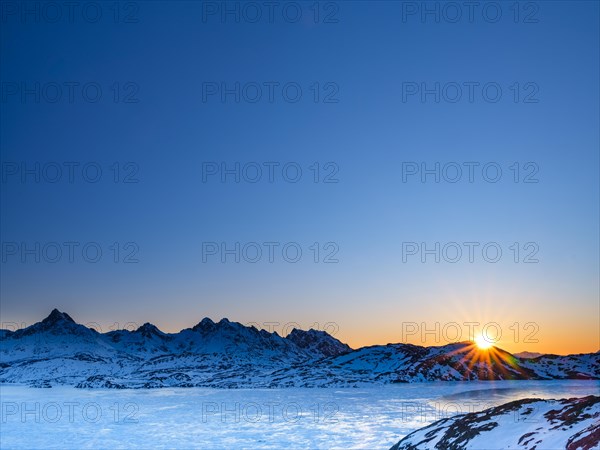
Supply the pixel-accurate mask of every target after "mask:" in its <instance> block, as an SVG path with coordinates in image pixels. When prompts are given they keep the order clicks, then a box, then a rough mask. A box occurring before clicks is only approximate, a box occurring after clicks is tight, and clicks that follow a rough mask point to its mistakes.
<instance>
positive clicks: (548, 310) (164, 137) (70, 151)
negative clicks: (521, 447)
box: [0, 1, 600, 353]
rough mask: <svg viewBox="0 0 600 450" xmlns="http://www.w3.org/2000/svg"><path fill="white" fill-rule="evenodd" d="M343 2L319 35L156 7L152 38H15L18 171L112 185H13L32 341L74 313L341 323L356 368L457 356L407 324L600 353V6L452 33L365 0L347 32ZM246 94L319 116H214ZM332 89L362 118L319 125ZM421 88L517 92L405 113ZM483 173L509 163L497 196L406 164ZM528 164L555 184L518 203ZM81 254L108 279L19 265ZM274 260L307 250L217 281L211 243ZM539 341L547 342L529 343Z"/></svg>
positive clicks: (260, 105) (221, 272)
mask: <svg viewBox="0 0 600 450" xmlns="http://www.w3.org/2000/svg"><path fill="white" fill-rule="evenodd" d="M209 3H210V2H209ZM326 3H327V2H323V3H321V4H320V7H321V8H322V10H321V13H322V15H321V16H320V18H319V23H317V24H315V23H314V18H313V16H310V14H312V10H310V8H309V7H310V4H312V2H310V3H308V2H305V3H302V5H303V18H302V20H300V21H298V22H297V23H289V21H286V20H284V19H283V17H282V15H281V13H279V14H278V13H277V11H279V10H276V13H275V16H274V23H268V20H267V19H266V18H264V17H263V19H262V20H261V21H260V22H259V23H248V22H245V21H244V20H243V19H242V20H241V21H240V23H235V21H234V19H233V18H231V17H229V19H228V20H227V21H226V22H225V23H222V21H221V20H220V19H219V17H220V16H218V15H214V16H208V17H207V18H206V20H203V16H202V14H203V8H206V7H207V4H203V3H201V2H159V1H152V2H138V3H137V5H138V7H139V10H138V11H137V12H135V14H134V16H133V17H134V18H135V19H136V20H137V23H114V20H113V16H111V14H113V11H110V10H109V9H108V6H106V9H105V10H104V11H103V16H102V18H101V20H99V21H98V22H97V23H89V22H86V21H85V20H82V19H81V16H80V15H76V16H75V19H74V20H73V23H70V22H69V21H68V20H66V19H65V20H61V21H60V22H59V23H47V21H45V20H43V19H44V18H43V17H42V20H39V21H38V22H37V23H36V22H35V20H33V19H32V18H31V17H28V16H26V17H25V23H23V20H22V17H21V16H18V15H17V16H13V15H5V16H3V17H2V26H1V30H0V36H1V54H2V60H1V64H0V66H1V67H0V78H1V81H2V83H3V85H2V88H3V93H4V94H6V95H5V96H4V97H2V99H1V103H0V107H1V118H0V124H1V133H0V139H1V152H2V154H1V159H2V163H3V166H2V168H3V171H4V172H3V173H5V172H6V171H7V170H8V169H9V168H10V167H12V166H10V164H11V163H15V162H16V163H18V164H21V163H25V164H27V167H34V164H35V163H36V162H39V163H40V164H42V165H48V164H49V163H57V164H63V163H64V162H77V163H79V164H80V166H82V165H84V164H87V163H90V162H93V163H97V164H99V165H100V166H101V167H102V168H103V174H102V177H101V179H100V181H99V182H97V183H88V182H85V181H83V179H82V177H81V172H80V171H76V172H75V174H76V176H75V180H74V183H69V182H68V180H67V175H66V174H63V178H62V179H61V180H59V181H58V182H56V183H49V182H45V181H44V180H43V179H42V180H41V182H40V183H35V182H33V181H32V177H31V176H30V177H29V178H26V182H25V183H22V182H21V178H20V175H16V176H15V175H8V174H6V173H5V175H6V178H5V179H3V180H2V183H1V185H0V186H1V189H2V192H1V201H2V214H1V231H2V242H3V254H2V256H3V260H2V264H1V266H0V268H1V283H0V294H1V305H0V308H1V313H2V322H3V323H4V324H5V325H6V323H7V322H18V323H21V322H23V323H26V324H31V323H33V322H35V321H38V320H40V319H42V318H43V317H45V316H46V315H47V314H48V313H49V312H50V310H51V309H52V308H54V307H57V308H59V309H60V310H63V311H66V312H68V313H69V314H71V315H72V316H73V317H74V318H75V319H76V320H78V321H79V322H82V323H87V322H97V323H100V324H102V326H103V327H105V328H107V327H108V326H109V324H112V323H115V322H117V323H119V324H121V325H123V324H125V323H126V322H135V323H137V324H141V323H143V322H146V321H149V322H152V323H154V324H156V325H157V326H159V328H161V329H163V330H165V331H177V330H179V329H181V328H184V327H188V326H192V325H194V324H195V323H197V322H198V321H199V320H200V319H201V318H202V317H205V316H209V317H212V318H213V319H216V320H218V319H220V318H222V317H228V318H229V319H231V320H236V321H239V322H242V323H247V322H257V323H261V324H264V323H266V322H279V323H280V324H282V325H280V326H279V328H277V327H276V328H275V329H276V330H278V331H281V329H282V327H283V324H285V323H289V322H296V323H298V324H299V325H300V326H301V327H302V328H307V327H309V326H311V325H314V324H315V323H318V324H319V326H320V327H321V328H322V327H323V325H324V324H325V323H329V322H333V323H335V324H337V327H339V329H338V331H337V333H336V336H337V337H338V338H340V339H341V340H343V341H345V342H348V343H349V344H350V345H352V346H354V347H357V346H361V345H371V344H376V343H387V342H399V341H402V340H408V341H410V342H414V343H419V344H421V343H425V344H435V343H436V342H435V339H434V336H433V335H428V336H426V339H425V340H423V339H421V338H420V337H418V336H417V335H415V336H410V337H409V338H407V339H403V331H402V330H403V323H404V324H406V323H409V322H410V323H413V322H414V323H418V324H421V323H425V326H426V327H428V328H430V329H433V328H434V326H435V323H436V322H438V323H440V327H442V326H443V325H444V324H447V323H449V322H457V323H459V324H463V323H464V322H474V321H476V322H480V323H487V322H497V323H499V324H500V325H501V327H502V338H501V339H500V340H499V341H498V342H497V345H499V346H501V347H503V348H505V349H507V350H509V351H522V350H528V351H540V352H554V353H578V352H592V351H597V350H598V349H599V348H600V328H599V322H600V306H599V295H600V293H599V275H598V274H599V271H600V267H599V208H598V205H599V175H598V173H599V148H600V142H599V127H598V124H599V121H600V117H599V88H598V79H599V77H600V73H599V42H600V39H599V5H598V3H597V2H588V1H582V2H560V1H548V2H538V3H535V4H536V5H537V6H538V7H539V11H537V13H536V14H535V16H533V17H534V18H535V19H536V20H537V23H523V14H521V16H520V18H519V23H515V21H514V16H513V14H514V11H513V10H511V9H510V7H509V3H508V2H507V3H502V5H503V11H502V12H503V15H502V17H501V19H500V20H499V21H498V22H496V23H489V22H488V21H486V20H484V19H483V18H482V15H481V12H480V11H476V12H475V16H474V20H473V22H472V23H469V21H468V20H467V19H466V18H464V17H463V19H462V20H461V21H459V22H458V23H449V22H448V20H446V19H447V18H448V17H447V16H444V17H442V18H441V19H440V22H439V23H436V21H435V19H434V18H432V17H426V19H427V20H426V21H422V20H421V19H420V18H419V16H418V15H414V16H409V17H406V18H405V19H406V20H403V16H402V8H403V2H359V1H356V2H354V1H353V2H340V3H339V4H338V8H339V11H337V13H335V15H334V16H333V18H334V19H336V20H337V23H323V20H322V19H323V14H325V13H327V12H335V10H334V9H332V8H333V7H331V6H327V4H326ZM511 3H512V2H511ZM525 3H526V2H522V3H521V4H520V7H521V8H525V6H524V5H525ZM219 4H220V3H219ZM219 4H218V5H219ZM211 5H212V4H211ZM211 5H208V6H211ZM282 5H283V3H282ZM430 5H434V4H433V3H430ZM404 7H406V5H404ZM432 7H433V6H432ZM326 8H327V9H326ZM5 12H6V11H5ZM121 12H123V11H121ZM128 12H131V11H128ZM525 12H527V13H529V12H531V11H521V13H525ZM249 13H250V12H249ZM263 14H264V15H266V14H267V12H266V10H265V11H263ZM448 14H450V12H448ZM463 14H465V15H466V14H467V11H466V10H465V11H463ZM290 15H291V13H290ZM36 82H39V83H41V85H47V83H51V82H58V83H65V82H77V83H80V85H83V84H85V83H99V84H100V86H101V87H102V93H103V96H102V98H101V99H100V100H99V101H98V102H96V103H90V102H86V101H84V100H83V98H82V95H81V90H80V89H77V88H76V90H75V98H74V101H73V103H70V102H69V101H68V99H65V98H63V99H61V100H60V101H58V102H56V103H50V102H48V101H46V100H47V98H48V96H51V95H52V92H50V91H48V92H47V96H46V97H44V98H42V99H41V101H40V102H39V103H35V102H34V101H33V96H32V95H29V96H28V97H27V96H26V97H25V101H23V100H22V99H21V97H20V93H18V94H16V95H8V94H7V92H8V91H9V90H10V89H11V88H12V87H14V86H19V89H20V86H22V83H25V85H26V86H29V87H31V86H33V85H34V83H36ZM128 82H129V83H134V84H135V85H136V86H138V87H139V90H138V91H137V93H136V94H135V98H136V99H137V100H139V101H138V102H136V103H124V102H118V103H115V102H114V101H113V94H114V91H113V90H112V89H111V86H113V85H114V83H118V85H119V89H120V90H121V93H123V92H125V93H126V92H130V91H129V90H128V89H130V87H128V85H126V83H128ZM235 82H240V83H241V84H242V85H243V84H245V83H259V84H262V83H265V82H278V83H280V84H281V85H283V84H285V83H288V82H295V83H298V84H299V85H300V86H301V87H302V89H303V96H302V99H301V100H300V101H298V102H296V103H289V102H286V101H284V100H283V97H282V95H281V93H280V91H276V94H275V97H274V102H273V103H270V102H268V101H266V96H265V95H264V96H263V98H262V99H261V101H259V102H257V103H249V102H245V101H240V103H236V102H234V101H232V97H231V96H230V97H228V98H227V101H226V102H224V103H223V102H221V101H220V100H219V96H218V95H217V96H212V97H210V98H209V100H208V101H205V102H204V101H203V96H202V89H203V83H219V84H220V83H228V85H229V86H232V85H233V84H234V83H235ZM315 82H318V83H320V84H319V90H320V93H321V97H320V99H319V100H322V95H323V94H324V93H327V92H329V91H326V90H325V88H324V86H325V84H326V83H334V84H335V86H337V87H338V88H339V92H338V93H337V94H336V95H335V98H336V99H337V100H338V101H337V102H336V103H323V102H322V101H319V102H318V103H315V102H314V101H313V91H311V88H310V86H311V85H313V83H315ZM413 82H414V83H417V84H419V85H420V84H421V83H427V86H429V87H433V86H434V83H435V82H439V83H441V85H445V84H446V83H459V84H462V83H465V82H477V83H480V85H483V84H485V83H490V82H493V83H498V84H499V85H500V86H501V87H502V89H503V91H502V92H503V95H502V98H501V99H500V100H499V101H498V102H496V103H491V102H487V101H484V100H483V98H482V95H481V89H476V90H475V98H474V101H473V102H469V101H468V100H467V99H466V94H464V95H463V98H462V99H461V101H459V102H457V103H450V102H448V101H444V100H443V99H442V100H441V101H440V102H439V103H436V102H435V101H433V96H432V95H430V96H428V97H426V98H425V102H422V101H421V100H420V97H419V96H418V95H416V96H411V97H409V98H407V100H406V101H403V96H402V93H403V83H413ZM15 83H16V84H15ZM514 83H519V92H520V94H521V96H520V98H519V101H518V102H517V103H515V102H514V99H513V91H512V90H511V88H510V86H514ZM526 83H533V84H532V85H530V86H537V87H538V88H539V91H538V92H537V93H536V94H535V96H534V97H530V98H535V99H537V100H538V101H537V102H535V103H524V102H523V99H524V95H526V94H527V93H529V92H531V89H533V88H531V89H525V87H524V86H525V85H526ZM404 86H406V85H404ZM47 89H51V87H48V88H47ZM513 89H514V88H513ZM65 92H66V91H65ZM265 92H266V91H265ZM448 92H449V91H448ZM64 95H66V94H64ZM449 95H450V94H449ZM212 161H214V162H218V163H221V162H226V163H227V164H229V166H230V167H231V166H233V165H234V164H235V163H236V162H239V163H240V164H242V165H244V164H246V163H248V162H257V163H259V164H262V163H263V162H267V161H272V162H279V163H280V164H281V165H283V164H285V163H288V162H294V163H297V164H299V165H300V166H301V167H302V168H303V176H302V178H301V179H300V181H299V182H297V183H289V182H285V181H283V180H282V177H281V174H280V172H277V173H276V181H275V182H273V183H269V182H268V181H266V175H263V179H262V180H261V181H259V182H257V183H247V182H241V183H235V182H232V180H231V178H229V179H228V180H227V182H226V183H221V182H219V180H218V177H210V178H209V179H208V182H205V183H203V180H202V174H203V163H205V162H212ZM466 161H467V162H468V161H471V162H478V163H480V164H481V165H483V164H486V163H489V162H494V163H497V164H499V165H500V167H501V168H502V169H503V176H502V178H501V180H500V181H499V182H497V183H489V182H486V181H485V180H483V179H482V177H481V172H475V174H476V179H475V182H473V183H469V182H468V181H467V180H466V175H463V178H462V179H461V180H460V181H459V182H457V183H448V182H440V183H435V182H433V178H432V177H429V178H428V179H427V182H426V183H422V182H420V180H419V178H418V177H416V176H413V177H411V178H409V179H408V182H405V183H403V180H402V167H403V162H418V163H422V162H424V163H427V164H428V165H429V167H433V166H434V165H435V163H436V162H439V163H440V164H441V165H444V164H447V163H449V162H458V163H459V164H461V163H462V162H466ZM315 162H318V163H319V165H320V166H321V167H322V168H323V167H324V165H325V164H326V163H328V162H333V163H334V164H336V165H337V167H339V172H338V173H337V175H336V178H337V179H338V180H339V181H338V182H337V183H314V182H313V181H312V178H311V177H312V176H313V175H312V172H311V171H310V170H309V166H311V165H312V164H313V163H315ZM515 162H517V163H518V164H519V166H520V167H521V170H522V171H523V170H524V167H525V164H526V163H528V162H533V163H535V164H536V165H537V167H538V168H539V171H538V173H537V175H536V176H535V177H536V179H537V180H538V182H537V183H523V182H519V183H515V182H514V181H513V179H512V176H513V173H512V172H511V171H510V169H509V166H511V165H512V164H513V163H515ZM114 163H118V165H119V167H120V168H121V172H120V175H123V173H124V172H123V171H125V172H127V171H128V170H129V169H128V168H129V167H131V166H126V164H127V163H133V164H135V165H136V166H135V167H138V168H139V170H138V172H137V175H136V176H135V177H136V179H138V180H139V182H137V183H127V184H126V183H121V182H120V183H114V182H113V180H112V176H113V175H114V173H113V172H112V171H111V169H110V167H111V166H112V165H113V164H114ZM45 167H46V166H45ZM524 174H525V172H521V177H523V176H524ZM67 241H77V242H80V243H82V245H83V244H84V243H86V242H97V243H98V244H99V245H100V246H101V247H102V249H103V251H104V253H103V257H102V259H101V260H100V262H98V263H89V262H86V261H84V260H83V259H82V257H81V254H80V253H76V254H75V262H73V263H69V262H68V261H67V258H66V256H63V258H61V259H60V260H59V261H58V262H56V263H49V262H47V261H41V262H40V263H36V262H35V261H33V260H32V259H31V258H29V259H28V260H26V262H25V263H23V262H21V261H20V259H19V258H20V257H19V256H11V255H10V254H8V252H7V250H6V249H7V247H6V245H8V244H7V243H11V242H18V243H26V244H27V245H30V246H33V245H34V243H35V242H39V243H41V245H45V244H46V243H48V242H59V243H62V242H67ZM271 241H274V242H280V243H282V245H283V244H284V243H286V242H297V243H298V244H299V245H300V246H301V247H302V249H303V258H302V259H301V261H300V262H298V263H295V264H292V263H289V262H286V261H284V260H283V259H282V258H281V256H280V254H276V260H275V262H274V263H269V262H268V261H267V260H266V257H263V258H262V259H261V260H260V261H259V262H257V263H255V264H252V263H248V262H241V263H234V262H233V261H231V259H229V260H228V261H227V262H226V263H221V262H220V261H218V260H217V258H216V257H211V258H209V259H208V262H205V263H204V262H203V258H202V243H203V242H226V243H227V244H228V245H229V246H233V244H234V243H235V242H241V243H242V244H243V243H246V242H261V243H262V242H271ZM114 242H119V243H121V246H123V245H124V244H125V243H127V242H134V243H135V244H136V245H137V246H138V247H139V252H138V253H137V259H138V260H139V262H138V263H133V264H124V263H123V262H120V263H114V262H113V261H112V253H110V249H109V247H110V246H111V245H112V243H114ZM314 242H319V243H320V244H321V247H322V246H323V245H324V244H325V243H327V242H334V243H336V245H337V246H338V247H339V252H338V253H337V255H336V258H337V259H338V260H339V262H338V263H330V264H325V263H323V262H319V263H314V262H313V261H312V253H311V250H310V249H309V247H310V246H311V245H312V244H313V243H314ZM403 242H425V243H427V244H428V246H429V247H433V245H434V243H435V242H440V243H442V245H443V244H444V243H447V242H480V243H482V245H483V244H485V243H486V242H497V243H498V244H499V245H500V246H501V248H502V249H503V258H502V259H501V260H500V261H499V262H498V263H489V262H486V261H484V260H483V259H482V258H481V256H480V254H477V253H476V259H475V262H473V263H470V262H468V260H467V259H466V256H464V255H463V258H462V259H461V260H460V261H459V262H457V263H449V262H445V261H442V262H440V263H435V262H434V261H433V258H429V259H428V261H427V262H426V263H421V262H420V259H419V257H418V256H411V257H408V259H407V261H406V262H403V258H402V243H403ZM514 242H519V243H520V244H521V246H522V245H523V244H525V243H527V242H535V243H536V244H537V245H538V247H539V252H538V253H537V255H536V257H537V259H539V262H538V263H533V264H525V263H523V262H519V263H515V262H514V261H513V259H512V258H513V255H512V253H510V250H509V246H511V245H512V243H514ZM121 251H122V252H123V251H124V249H121ZM322 251H323V250H322ZM522 252H523V250H522ZM122 256H123V253H121V255H120V257H122ZM320 256H321V257H322V256H323V254H321V255H320ZM523 256H524V255H523V254H521V255H520V257H521V259H522V257H523ZM121 259H122V258H121ZM515 322H516V323H518V326H517V327H516V328H519V329H520V331H521V332H520V335H519V339H516V338H515V337H514V328H515V327H514V326H513V324H514V323H515ZM529 323H534V324H535V325H528V327H529V328H527V329H526V327H525V324H529ZM419 326H420V325H419ZM511 326H512V327H513V328H512V329H511V328H510V327H511ZM404 327H405V330H406V325H404ZM531 327H533V328H531ZM536 327H537V328H536ZM334 328H335V327H334ZM534 330H537V331H536V332H535V336H534V338H535V339H537V340H538V342H537V343H531V342H524V341H523V339H524V337H525V335H527V334H529V332H532V331H534ZM105 331H106V330H105ZM463 331H464V332H465V333H466V331H467V328H465V327H463ZM438 337H439V340H438V342H437V343H438V344H443V343H446V342H445V340H444V336H441V333H440V336H438ZM462 337H463V339H466V338H467V337H468V336H467V335H466V334H464V335H463V336H462Z"/></svg>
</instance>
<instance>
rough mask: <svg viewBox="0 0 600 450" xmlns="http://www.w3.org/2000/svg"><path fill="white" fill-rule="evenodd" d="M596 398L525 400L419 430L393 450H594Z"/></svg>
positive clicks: (598, 429)
mask: <svg viewBox="0 0 600 450" xmlns="http://www.w3.org/2000/svg"><path fill="white" fill-rule="evenodd" d="M599 442H600V397H597V396H593V395H590V396H588V397H582V398H571V399H565V400H540V399H524V400H517V401H513V402H510V403H506V404H504V405H501V406H497V407H495V408H490V409H486V410H484V411H481V412H477V413H470V414H461V415H457V416H454V417H450V418H447V419H442V420H439V421H437V422H434V423H432V424H431V425H429V426H427V427H424V428H421V429H420V430H417V431H415V432H413V433H411V434H409V435H408V436H406V437H405V438H404V439H402V440H401V441H400V442H398V443H397V444H396V445H394V446H393V447H392V448H391V450H420V449H423V450H425V449H427V450H430V449H440V450H441V449H453V448H456V449H458V448H472V449H484V448H506V449H508V448H519V449H524V450H527V449H528V450H535V449H559V448H564V449H573V450H574V449H582V450H590V449H597V448H598V445H599V444H598V443H599Z"/></svg>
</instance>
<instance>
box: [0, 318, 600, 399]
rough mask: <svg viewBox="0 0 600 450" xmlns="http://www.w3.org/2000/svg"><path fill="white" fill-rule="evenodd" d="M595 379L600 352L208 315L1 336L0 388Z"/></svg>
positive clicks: (70, 323)
mask: <svg viewBox="0 0 600 450" xmlns="http://www.w3.org/2000/svg"><path fill="white" fill-rule="evenodd" d="M514 379H521V380H525V379H533V380H544V379H600V354H598V353H593V354H584V355H569V356H556V355H543V356H540V357H537V358H533V359H520V358H517V357H515V356H514V355H511V354H510V353H508V352H505V351H503V350H501V349H499V348H495V347H492V348H491V349H489V350H486V351H482V350H478V349H477V347H476V346H475V345H474V344H473V343H472V342H460V343H455V344H449V345H444V346H440V347H421V346H417V345H411V344H388V345H376V346H371V347H363V348H360V349H357V350H352V349H351V348H350V347H349V346H347V345H346V344H343V343H342V342H340V341H339V340H337V339H335V338H334V337H333V336H331V335H329V334H327V333H326V332H324V331H316V330H308V331H302V330H297V329H294V330H293V331H292V332H291V333H290V334H289V335H288V336H286V337H282V336H279V335H278V334H277V333H276V332H273V333H269V332H267V331H265V330H258V329H257V328H255V327H246V326H244V325H242V324H240V323H237V322H231V321H229V320H228V319H222V320H220V321H219V322H213V321H212V320H211V319H208V318H205V319H203V320H202V321H200V322H199V323H198V324H197V325H195V326H194V327H192V328H187V329H184V330H182V331H180V332H179V333H173V334H169V333H163V332H162V331H160V330H159V329H158V328H157V327H156V326H154V325H152V324H149V323H146V324H144V325H142V326H141V327H139V328H138V329H137V330H134V331H128V330H118V331H111V332H108V333H104V334H101V333H98V332H96V331H95V330H93V329H90V328H87V327H85V326H83V325H80V324H77V323H76V322H75V321H74V320H73V319H72V318H71V317H70V316H69V315H68V314H66V313H62V312H60V311H58V310H53V311H52V312H51V313H50V315H49V316H48V317H47V318H46V319H44V320H43V321H41V322H38V323H36V324H34V325H32V326H30V327H27V328H24V329H21V330H18V331H14V332H11V331H8V330H2V332H1V333H0V383H24V384H27V385H30V386H34V387H51V386H54V385H71V386H76V387H80V388H107V387H108V388H160V387H194V386H196V387H216V388H242V387H246V388H257V387H269V388H270V387H360V386H368V385H373V384H388V383H400V382H425V381H439V380H443V381H465V380H514Z"/></svg>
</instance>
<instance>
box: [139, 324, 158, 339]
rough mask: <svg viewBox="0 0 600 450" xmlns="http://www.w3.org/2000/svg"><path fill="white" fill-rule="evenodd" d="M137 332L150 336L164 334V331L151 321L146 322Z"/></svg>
mask: <svg viewBox="0 0 600 450" xmlns="http://www.w3.org/2000/svg"><path fill="white" fill-rule="evenodd" d="M135 333H140V334H142V335H143V336H146V337H150V336H151V335H153V334H154V335H163V334H164V333H163V332H162V331H160V330H159V329H158V327H157V326H156V325H153V324H151V323H150V322H146V323H145V324H143V325H142V326H141V327H139V328H138V329H137V330H135Z"/></svg>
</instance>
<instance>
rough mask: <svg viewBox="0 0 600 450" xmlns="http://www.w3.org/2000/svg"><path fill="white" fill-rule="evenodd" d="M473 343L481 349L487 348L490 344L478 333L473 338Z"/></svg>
mask: <svg viewBox="0 0 600 450" xmlns="http://www.w3.org/2000/svg"><path fill="white" fill-rule="evenodd" d="M475 345H477V347H478V348H479V349H481V350H487V349H488V348H490V347H491V346H492V343H491V342H490V341H488V340H487V339H486V338H484V337H483V336H482V335H481V334H480V335H479V336H477V337H476V338H475Z"/></svg>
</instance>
